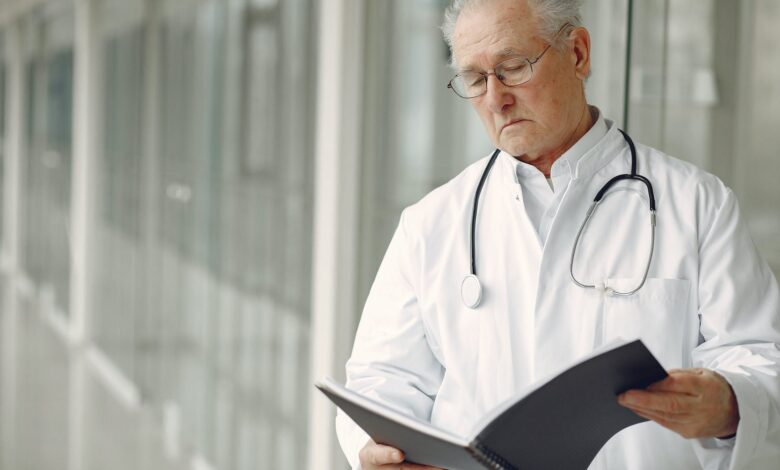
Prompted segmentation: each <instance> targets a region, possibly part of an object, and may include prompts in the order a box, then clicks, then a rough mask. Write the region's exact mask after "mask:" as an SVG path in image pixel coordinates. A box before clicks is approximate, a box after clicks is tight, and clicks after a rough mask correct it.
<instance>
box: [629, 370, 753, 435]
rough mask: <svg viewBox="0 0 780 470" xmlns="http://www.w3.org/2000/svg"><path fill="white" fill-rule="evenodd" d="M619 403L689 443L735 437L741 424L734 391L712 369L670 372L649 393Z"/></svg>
mask: <svg viewBox="0 0 780 470" xmlns="http://www.w3.org/2000/svg"><path fill="white" fill-rule="evenodd" d="M618 403H620V404H621V405H623V406H625V407H626V408H628V409H630V410H631V411H633V412H634V413H636V414H638V415H639V416H642V417H643V418H647V419H650V420H653V421H655V422H656V423H658V424H660V425H661V426H663V427H665V428H667V429H671V430H672V431H674V432H676V433H677V434H680V435H681V436H683V437H685V438H687V439H690V438H694V437H720V438H727V437H731V436H733V435H734V434H735V433H736V432H737V425H738V424H739V408H738V407H737V398H736V396H735V395H734V390H732V388H731V385H729V383H728V382H727V381H726V379H724V378H723V376H721V375H720V374H718V373H717V372H715V371H712V370H709V369H674V370H670V371H669V376H668V377H667V378H665V379H664V380H661V381H659V382H656V383H654V384H652V385H650V386H649V387H647V389H645V390H628V391H627V392H625V393H622V394H620V395H619V396H618Z"/></svg>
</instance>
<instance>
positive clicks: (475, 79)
mask: <svg viewBox="0 0 780 470" xmlns="http://www.w3.org/2000/svg"><path fill="white" fill-rule="evenodd" d="M460 78H461V80H463V83H464V84H465V85H466V86H479V85H480V83H481V82H482V75H481V74H478V73H464V74H461V76H460Z"/></svg>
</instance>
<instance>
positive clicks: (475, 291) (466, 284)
mask: <svg viewBox="0 0 780 470" xmlns="http://www.w3.org/2000/svg"><path fill="white" fill-rule="evenodd" d="M618 130H619V131H620V133H621V134H622V135H623V139H624V140H625V141H626V143H627V144H628V147H629V149H630V151H631V173H627V174H622V175H617V176H614V177H612V178H611V179H610V180H609V181H607V183H606V184H604V186H602V187H601V189H600V190H599V191H598V192H597V193H596V197H595V198H594V199H593V203H591V205H590V207H589V208H588V211H587V213H586V215H585V219H584V220H583V222H582V224H581V225H580V228H579V230H578V231H577V236H576V238H575V240H574V245H573V246H572V251H571V259H570V260H569V275H570V276H571V279H572V281H573V282H574V283H575V284H576V285H577V286H579V287H582V288H585V289H598V287H597V286H596V285H595V284H585V283H583V282H580V281H579V280H577V278H576V276H575V275H574V259H575V255H576V252H577V246H578V245H579V242H580V239H581V237H582V234H583V232H584V231H585V227H586V226H587V225H588V222H589V221H590V219H591V218H592V217H593V214H594V213H595V212H596V209H597V208H598V206H599V205H600V204H601V201H602V199H603V198H604V196H605V195H606V194H607V191H608V190H609V189H610V188H611V187H612V186H613V185H614V184H615V183H617V182H619V181H623V180H635V181H639V182H641V183H643V185H644V186H645V187H646V188H647V193H648V202H649V206H650V251H649V254H648V257H647V264H646V265H645V269H644V273H643V275H642V280H641V282H640V283H639V285H638V286H637V287H636V288H634V289H632V290H630V291H627V292H621V291H617V290H614V289H612V288H609V287H606V288H605V289H604V290H605V292H606V293H607V294H609V295H617V296H629V295H633V294H635V293H636V292H638V291H639V290H640V289H641V288H642V287H643V286H644V285H645V282H646V281H647V275H648V274H649V272H650V264H651V263H652V259H653V253H654V251H655V227H656V206H655V193H654V191H653V185H652V183H650V180H648V179H647V178H646V177H644V176H642V175H640V174H638V173H637V158H636V146H635V145H634V141H633V140H632V139H631V137H629V135H628V134H626V133H625V132H624V131H623V130H622V129H618ZM500 153H501V151H500V150H499V149H496V150H495V151H494V152H493V155H491V157H490V160H488V163H487V165H486V166H485V169H484V171H483V172H482V176H481V178H480V179H479V183H478V184H477V190H476V192H475V194H474V202H473V207H472V212H471V234H470V235H471V237H470V248H471V266H470V268H471V269H470V273H469V275H467V276H466V277H465V278H464V279H463V282H462V283H461V298H462V299H463V302H464V304H466V306H467V307H469V308H472V309H475V308H477V307H478V306H479V304H480V303H481V301H482V284H481V282H480V281H479V278H478V277H477V253H476V251H477V248H476V239H477V212H478V208H479V197H480V195H481V194H482V188H483V187H484V186H485V182H486V181H487V177H488V175H489V174H490V170H491V169H492V168H493V165H494V164H495V162H496V159H497V158H498V155H499V154H500Z"/></svg>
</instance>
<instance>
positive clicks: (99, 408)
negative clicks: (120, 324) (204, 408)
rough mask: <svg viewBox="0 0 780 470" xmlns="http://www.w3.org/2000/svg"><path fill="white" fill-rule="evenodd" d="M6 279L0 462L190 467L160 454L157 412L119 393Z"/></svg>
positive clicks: (159, 469)
mask: <svg viewBox="0 0 780 470" xmlns="http://www.w3.org/2000/svg"><path fill="white" fill-rule="evenodd" d="M7 284H8V283H7V282H3V285H2V290H3V292H2V294H1V295H2V302H1V303H0V470H49V469H58V470H59V469H65V470H92V469H95V470H97V469H100V470H124V469H128V470H130V469H134V470H137V469H150V470H183V469H185V468H192V466H190V465H184V464H183V463H181V462H178V463H176V462H174V461H173V460H172V459H169V458H166V451H165V447H164V444H163V443H164V439H163V436H162V431H161V430H162V426H161V420H160V419H159V417H158V414H156V413H154V412H152V411H151V410H148V409H145V407H143V406H141V407H135V408H132V407H128V406H126V405H123V404H122V403H121V402H120V400H117V399H116V398H115V396H114V395H113V394H112V393H111V392H110V391H109V389H108V388H107V387H106V386H105V385H104V382H103V381H101V380H100V378H99V375H98V373H97V372H96V369H95V367H93V366H92V365H91V364H90V363H89V362H88V361H87V360H86V359H85V353H84V352H83V350H80V349H78V348H73V347H70V346H68V345H67V344H66V342H65V341H64V340H63V337H62V336H61V335H60V334H58V333H57V332H56V329H55V328H54V327H52V326H51V322H49V321H47V320H45V319H44V318H43V316H42V315H41V314H40V313H39V312H38V311H37V308H36V306H35V304H34V303H32V302H30V301H26V300H24V299H21V298H19V296H18V295H11V294H10V292H16V290H13V289H12V288H10V287H9V286H8V285H7ZM169 452H170V451H169Z"/></svg>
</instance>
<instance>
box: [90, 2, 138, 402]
mask: <svg viewBox="0 0 780 470" xmlns="http://www.w3.org/2000/svg"><path fill="white" fill-rule="evenodd" d="M133 3H134V2H129V3H127V2H124V1H123V2H122V6H123V7H125V9H124V10H127V9H128V7H129V6H131V5H132V4H133ZM136 5H140V2H137V3H136ZM118 8H119V5H118V4H117V3H116V2H115V3H109V4H107V5H106V10H104V12H103V17H102V19H103V24H105V25H106V28H104V33H103V38H102V41H101V44H102V51H101V55H102V66H103V71H102V79H103V87H102V91H103V93H102V99H101V119H100V122H101V126H102V132H100V133H99V136H100V140H101V141H100V142H99V144H98V145H99V148H100V151H99V153H98V158H96V163H95V165H96V170H97V171H96V173H95V182H96V193H97V198H96V207H95V210H96V214H97V215H96V218H95V220H94V232H93V237H94V258H93V259H94V260H95V261H94V263H93V269H94V276H93V279H94V286H95V288H94V289H93V301H92V304H91V311H92V318H91V328H92V332H93V334H94V338H95V341H96V342H97V343H98V345H100V347H101V348H102V349H103V350H104V351H105V352H106V353H107V355H108V356H109V357H110V358H111V359H112V360H113V361H114V363H115V364H116V365H117V366H118V367H119V368H120V369H121V370H122V371H123V372H124V373H125V374H126V376H127V377H129V378H131V379H133V380H135V381H137V383H138V385H139V386H141V388H142V389H143V390H144V391H145V392H148V390H149V388H148V387H147V383H146V381H145V380H143V379H144V378H143V377H141V376H140V374H139V371H138V370H137V368H136V359H137V358H136V352H137V350H136V346H139V348H140V349H141V351H143V348H144V347H145V346H150V345H146V344H143V343H142V341H143V339H142V338H140V337H139V336H138V332H137V330H138V322H139V319H141V318H143V314H144V312H145V310H147V309H148V308H149V305H148V303H147V302H146V300H147V297H148V296H147V293H146V290H145V289H144V287H145V284H144V279H145V272H144V270H145V267H146V266H145V263H144V261H145V260H146V257H145V256H144V255H145V253H146V251H145V250H144V246H143V245H142V244H143V241H144V240H143V239H142V225H141V224H142V219H141V217H142V215H143V213H142V201H143V199H142V196H143V192H142V186H141V184H142V181H141V176H142V175H141V165H142V155H143V140H142V137H143V129H142V124H143V115H142V113H143V102H144V99H143V98H144V86H143V85H144V84H143V78H144V76H143V73H144V67H143V65H144V34H145V30H144V28H143V27H142V26H141V24H140V22H138V21H136V23H135V25H134V26H133V25H130V24H127V23H123V24H122V27H121V28H120V27H117V26H116V25H115V21H116V20H115V18H117V16H116V13H117V12H116V11H115V10H116V9H118ZM119 17H120V18H123V19H125V18H128V17H132V16H130V15H127V14H123V15H121V16H119Z"/></svg>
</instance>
